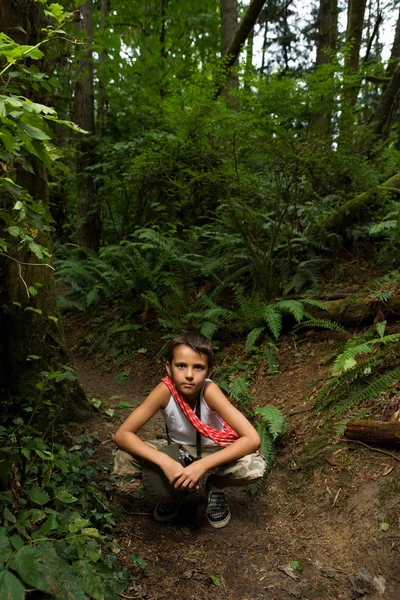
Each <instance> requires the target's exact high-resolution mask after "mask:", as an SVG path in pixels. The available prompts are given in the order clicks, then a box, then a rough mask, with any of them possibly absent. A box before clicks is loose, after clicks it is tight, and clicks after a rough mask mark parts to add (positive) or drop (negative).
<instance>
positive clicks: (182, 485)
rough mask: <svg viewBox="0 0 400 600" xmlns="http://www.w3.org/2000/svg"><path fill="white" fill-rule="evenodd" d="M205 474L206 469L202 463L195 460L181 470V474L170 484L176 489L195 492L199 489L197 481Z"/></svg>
mask: <svg viewBox="0 0 400 600" xmlns="http://www.w3.org/2000/svg"><path fill="white" fill-rule="evenodd" d="M206 472H207V469H206V468H205V466H204V464H203V463H202V461H201V460H196V461H195V462H193V463H192V464H191V465H189V466H187V467H184V468H182V471H181V473H179V474H177V477H176V478H175V480H174V481H173V482H170V483H172V484H173V486H174V488H176V489H178V488H179V489H183V490H188V491H195V490H198V489H199V487H200V485H199V480H200V478H201V477H202V476H203V475H204V474H205V473H206Z"/></svg>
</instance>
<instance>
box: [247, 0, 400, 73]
mask: <svg viewBox="0 0 400 600" xmlns="http://www.w3.org/2000/svg"><path fill="white" fill-rule="evenodd" d="M243 4H249V2H244V3H243ZM318 4H319V2H318V0H293V1H292V2H291V4H290V9H291V10H292V11H293V13H294V15H293V16H292V17H290V19H289V23H290V25H291V28H293V29H294V30H295V31H296V33H297V35H298V40H297V41H296V46H297V47H298V46H299V45H300V47H301V46H302V45H303V46H304V35H303V34H302V33H301V30H302V28H304V27H305V26H306V24H307V22H309V21H310V20H311V11H312V9H313V7H315V8H316V7H317V6H318ZM377 6H379V8H380V10H381V11H382V14H383V23H382V24H381V26H380V40H379V41H380V42H381V43H382V44H383V50H382V57H383V59H384V60H387V59H388V58H389V56H390V51H391V45H392V43H393V38H394V32H395V27H396V19H397V16H398V12H399V2H398V1H396V0H385V1H382V0H367V9H366V18H367V16H368V11H369V10H371V9H372V10H373V12H376V8H377ZM339 11H340V13H339V32H340V33H344V32H345V30H346V24H347V1H345V0H339ZM296 19H297V23H296ZM365 33H366V32H365V31H364V35H365ZM271 34H272V32H271ZM263 35H264V30H263V28H260V27H259V26H257V27H256V36H255V42H254V64H255V65H256V66H261V63H262V45H263ZM304 48H305V47H304ZM279 51H280V50H279V47H278V45H277V44H273V45H272V46H271V47H270V49H269V51H268V57H267V58H268V61H270V62H271V66H273V64H274V59H273V57H274V53H277V52H279ZM310 58H311V59H312V60H315V55H314V56H312V57H310ZM290 66H291V67H295V66H296V65H295V62H294V61H292V64H290Z"/></svg>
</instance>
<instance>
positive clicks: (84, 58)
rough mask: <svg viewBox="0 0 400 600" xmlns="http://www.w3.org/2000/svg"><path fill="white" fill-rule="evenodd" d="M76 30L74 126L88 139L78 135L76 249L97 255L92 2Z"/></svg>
mask: <svg viewBox="0 0 400 600" xmlns="http://www.w3.org/2000/svg"><path fill="white" fill-rule="evenodd" d="M80 10H81V19H80V21H79V23H78V29H79V30H80V32H81V35H82V39H83V40H84V44H85V48H84V49H83V51H82V53H81V54H80V57H79V60H78V65H77V74H76V85H75V122H76V123H77V124H78V125H79V126H80V127H81V128H82V129H84V130H85V131H86V132H88V134H89V135H79V140H78V143H77V147H76V175H77V219H78V223H77V238H78V245H79V246H81V247H83V248H88V249H89V250H93V251H94V252H97V251H98V249H99V247H100V236H101V216H100V214H101V206H100V202H99V200H98V197H97V194H96V185H95V182H94V178H93V173H92V172H91V170H90V168H91V167H92V166H93V164H94V162H95V156H94V148H95V142H94V134H95V128H94V82H93V72H94V71H93V56H92V47H91V46H92V36H93V24H92V0H86V3H85V4H84V5H83V6H82V7H81V9H80Z"/></svg>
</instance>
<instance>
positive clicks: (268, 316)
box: [263, 305, 282, 339]
mask: <svg viewBox="0 0 400 600" xmlns="http://www.w3.org/2000/svg"><path fill="white" fill-rule="evenodd" d="M263 318H264V320H265V322H266V323H267V325H268V327H269V329H270V331H271V333H272V335H273V336H274V338H275V339H278V337H279V335H280V333H281V330H282V314H281V313H280V312H279V311H277V310H276V308H275V305H271V306H265V307H264V310H263Z"/></svg>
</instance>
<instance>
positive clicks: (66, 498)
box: [56, 488, 78, 504]
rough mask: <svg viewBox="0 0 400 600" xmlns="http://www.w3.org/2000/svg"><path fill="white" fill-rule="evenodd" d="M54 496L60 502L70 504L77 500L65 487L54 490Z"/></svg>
mask: <svg viewBox="0 0 400 600" xmlns="http://www.w3.org/2000/svg"><path fill="white" fill-rule="evenodd" d="M56 498H57V500H60V502H64V503H65V504H72V503H73V502H77V500H78V498H75V496H73V495H72V494H71V492H69V491H68V490H67V489H65V488H61V489H59V490H56Z"/></svg>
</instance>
